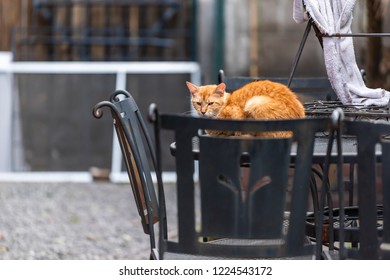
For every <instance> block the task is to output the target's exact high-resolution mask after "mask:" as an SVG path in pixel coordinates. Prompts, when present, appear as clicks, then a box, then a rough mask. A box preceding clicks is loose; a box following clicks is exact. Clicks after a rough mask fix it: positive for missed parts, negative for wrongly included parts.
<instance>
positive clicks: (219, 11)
mask: <svg viewBox="0 0 390 280" xmlns="http://www.w3.org/2000/svg"><path fill="white" fill-rule="evenodd" d="M223 4H224V0H216V1H215V24H214V26H215V30H214V39H215V41H214V53H213V56H214V67H213V77H214V80H215V81H217V80H218V71H219V70H220V69H223V63H224V41H225V20H224V18H225V16H224V14H225V11H224V5H223Z"/></svg>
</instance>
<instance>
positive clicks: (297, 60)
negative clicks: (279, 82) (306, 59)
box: [287, 21, 311, 87]
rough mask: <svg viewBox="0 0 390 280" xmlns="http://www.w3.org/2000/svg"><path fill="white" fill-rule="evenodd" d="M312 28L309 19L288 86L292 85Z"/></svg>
mask: <svg viewBox="0 0 390 280" xmlns="http://www.w3.org/2000/svg"><path fill="white" fill-rule="evenodd" d="M310 29H311V22H310V21H309V22H308V23H307V25H306V29H305V32H304V33H303V37H302V40H301V43H300V45H299V48H298V52H297V54H296V56H295V60H294V63H293V67H292V69H291V72H290V76H289V78H288V82H287V86H288V87H290V85H291V82H292V79H293V77H294V74H295V70H296V69H297V66H298V62H299V59H300V58H301V54H302V51H303V48H304V47H305V43H306V40H307V37H308V36H309V33H310Z"/></svg>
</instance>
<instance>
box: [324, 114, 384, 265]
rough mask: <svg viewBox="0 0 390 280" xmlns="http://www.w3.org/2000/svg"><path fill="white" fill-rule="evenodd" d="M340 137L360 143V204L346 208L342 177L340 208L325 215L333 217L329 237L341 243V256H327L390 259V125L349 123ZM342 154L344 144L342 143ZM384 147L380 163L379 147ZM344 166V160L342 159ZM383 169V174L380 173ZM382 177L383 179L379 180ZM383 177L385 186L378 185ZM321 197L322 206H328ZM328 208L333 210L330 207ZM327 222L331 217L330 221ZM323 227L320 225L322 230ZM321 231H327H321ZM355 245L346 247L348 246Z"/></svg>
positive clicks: (382, 180) (341, 130)
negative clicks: (389, 170)
mask: <svg viewBox="0 0 390 280" xmlns="http://www.w3.org/2000/svg"><path fill="white" fill-rule="evenodd" d="M339 125H340V127H339V128H338V131H339V133H338V134H339V136H338V137H337V138H338V139H341V137H342V136H348V137H351V136H352V137H356V141H357V152H358V154H357V195H358V201H357V205H356V206H354V207H344V196H343V193H344V191H343V188H342V186H343V178H342V176H338V179H337V181H338V196H339V197H338V199H339V208H333V210H332V211H328V210H327V209H325V208H323V207H321V209H325V212H322V213H321V214H320V215H321V216H320V219H321V220H322V219H323V217H324V214H325V215H327V214H330V213H332V214H333V219H334V220H333V221H332V219H329V226H328V228H327V229H325V231H328V233H327V235H328V236H333V234H334V233H336V232H337V236H336V235H334V240H333V241H335V240H336V241H338V242H339V251H338V255H337V254H333V255H332V254H331V255H327V257H328V258H333V257H334V256H335V255H336V257H337V258H340V259H364V260H367V259H390V247H389V246H390V191H389V187H390V174H389V172H388V167H389V166H390V141H389V135H390V125H389V124H388V123H384V122H373V121H361V120H345V121H343V122H340V124H339ZM337 145H338V146H339V147H340V151H339V152H340V154H341V153H342V151H341V150H342V142H341V140H338V144H337ZM377 145H380V146H381V156H380V163H379V165H378V156H377V149H376V146H377ZM339 164H340V165H342V158H340V162H339ZM378 168H380V172H378ZM379 174H380V177H379ZM378 178H381V186H378V183H379V181H378ZM323 199H324V198H323V197H321V206H323V205H324V200H323ZM328 209H332V208H331V207H329V208H328ZM326 219H327V218H326ZM322 226H323V225H322V224H320V227H322ZM320 232H324V230H321V229H320ZM351 242H352V243H353V245H355V246H346V243H351Z"/></svg>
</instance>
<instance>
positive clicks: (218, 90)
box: [215, 83, 226, 95]
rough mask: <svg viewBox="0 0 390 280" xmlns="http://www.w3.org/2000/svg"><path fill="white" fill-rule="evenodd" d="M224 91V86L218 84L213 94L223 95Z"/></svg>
mask: <svg viewBox="0 0 390 280" xmlns="http://www.w3.org/2000/svg"><path fill="white" fill-rule="evenodd" d="M225 90H226V85H225V84H224V83H220V84H219V85H217V88H216V89H215V93H217V94H219V95H224V94H225Z"/></svg>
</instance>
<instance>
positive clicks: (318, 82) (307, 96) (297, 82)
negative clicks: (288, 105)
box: [218, 70, 337, 103]
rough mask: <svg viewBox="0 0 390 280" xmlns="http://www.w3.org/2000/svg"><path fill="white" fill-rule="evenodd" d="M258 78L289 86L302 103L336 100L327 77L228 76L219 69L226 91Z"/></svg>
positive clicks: (220, 81) (219, 80)
mask: <svg viewBox="0 0 390 280" xmlns="http://www.w3.org/2000/svg"><path fill="white" fill-rule="evenodd" d="M257 80H270V81H273V82H278V83H281V84H284V85H286V86H288V87H289V88H290V89H291V90H292V91H293V92H295V93H296V94H297V95H298V97H299V99H300V100H301V102H302V103H305V102H309V101H313V100H336V98H337V96H336V94H335V93H334V91H333V89H332V86H331V84H330V82H329V79H328V78H327V77H294V78H291V80H290V77H245V76H226V75H225V72H224V70H219V74H218V82H219V83H225V84H226V91H227V92H230V93H232V92H233V91H234V90H236V89H239V88H240V87H242V86H244V85H246V84H248V83H250V82H253V81H257Z"/></svg>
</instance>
